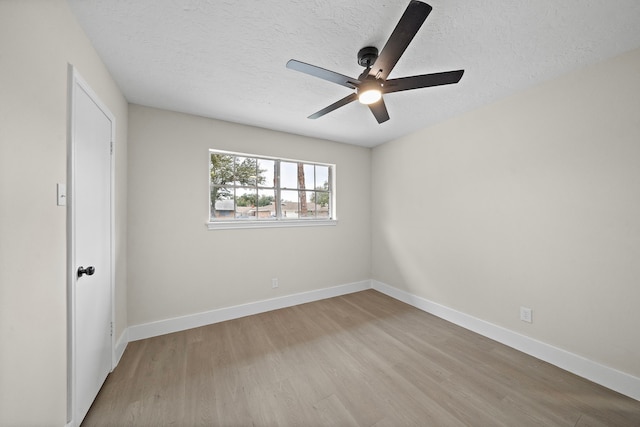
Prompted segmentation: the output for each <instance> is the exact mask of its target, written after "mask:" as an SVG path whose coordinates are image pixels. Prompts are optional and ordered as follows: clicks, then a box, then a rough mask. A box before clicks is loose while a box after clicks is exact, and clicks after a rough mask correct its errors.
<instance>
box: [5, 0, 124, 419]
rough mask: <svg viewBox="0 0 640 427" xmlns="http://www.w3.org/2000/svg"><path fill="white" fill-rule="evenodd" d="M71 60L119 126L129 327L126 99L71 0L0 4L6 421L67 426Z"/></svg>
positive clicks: (119, 250) (120, 244) (120, 294)
mask: <svg viewBox="0 0 640 427" xmlns="http://www.w3.org/2000/svg"><path fill="white" fill-rule="evenodd" d="M67 63H72V64H74V65H75V66H76V67H77V69H78V70H79V72H80V74H81V75H82V76H83V77H84V78H85V79H86V80H87V81H88V83H89V84H90V85H91V86H92V87H93V89H94V90H95V91H96V93H97V94H98V96H99V97H100V98H101V99H102V101H103V102H104V103H105V104H106V105H107V106H108V107H109V108H110V109H111V111H112V112H113V114H114V115H115V117H116V120H117V134H116V138H117V141H116V144H117V145H118V147H117V157H116V174H117V177H116V190H117V194H118V198H117V200H116V203H117V204H116V210H117V218H116V227H117V236H116V280H117V289H116V292H117V293H116V297H117V304H118V305H117V313H116V314H117V318H116V321H117V325H116V332H122V331H123V330H124V328H125V327H126V324H127V320H126V299H125V298H126V253H125V249H126V245H125V231H126V222H125V215H126V205H125V203H126V152H127V149H126V138H127V103H126V100H125V99H124V98H123V96H122V95H121V93H120V91H119V90H118V88H117V87H116V85H115V84H114V82H113V80H112V79H111V77H110V76H109V74H108V72H107V70H106V68H105V67H104V66H103V64H102V62H101V61H100V59H99V58H98V57H97V55H96V54H95V52H94V50H93V48H92V47H91V44H90V43H89V41H88V40H87V38H86V37H85V36H84V33H83V32H82V30H81V29H80V27H79V26H78V25H77V24H76V22H75V19H74V18H73V16H72V14H71V12H70V11H69V9H68V7H67V4H66V2H64V1H62V0H56V1H37V0H28V1H17V0H16V1H11V0H9V1H2V2H0V425H2V426H5V425H6V426H21V425H38V426H45V425H46V426H63V425H65V424H66V408H67V402H66V395H67V391H66V386H67V341H66V339H67V307H66V295H67V291H66V208H64V207H58V206H56V183H65V182H66V174H67V162H66V155H67V129H66V126H67Z"/></svg>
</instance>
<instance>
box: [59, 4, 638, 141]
mask: <svg viewBox="0 0 640 427" xmlns="http://www.w3.org/2000/svg"><path fill="white" fill-rule="evenodd" d="M428 3H429V4H430V5H431V6H433V11H432V12H431V14H430V15H429V17H428V18H427V20H426V22H425V24H424V25H423V26H422V28H421V29H420V31H419V32H418V34H417V35H416V37H415V38H414V40H413V41H412V42H411V44H410V45H409V48H408V49H407V50H406V51H405V53H404V55H403V57H402V58H401V59H400V61H399V62H398V64H397V65H396V67H395V68H394V69H393V71H392V73H391V75H390V76H389V77H390V78H397V77H404V76H409V75H414V74H426V73H432V72H440V71H448V70H456V69H464V70H465V74H464V76H463V77H462V80H461V81H460V83H458V84H457V85H449V86H440V87H432V88H425V89H418V90H413V91H405V92H398V93H392V94H388V95H385V102H386V104H387V109H388V111H389V115H390V116H391V119H390V120H389V121H387V122H385V123H383V124H378V123H377V122H376V120H375V119H374V117H373V115H372V114H371V113H370V112H369V110H368V108H366V107H365V106H363V105H361V104H359V103H358V102H354V103H351V104H349V105H347V106H345V107H342V108H340V109H338V110H336V111H334V112H332V113H329V114H328V115H326V116H324V117H321V118H319V119H316V120H310V119H307V116H308V115H310V114H312V113H314V112H316V111H318V110H320V109H321V108H324V107H326V106H327V105H329V104H331V103H333V102H335V101H337V100H338V99H340V98H343V97H344V96H346V95H348V94H349V93H350V90H349V89H347V88H345V87H342V86H339V85H336V84H332V83H329V82H326V81H324V80H321V79H318V78H314V77H311V76H309V75H306V74H303V73H299V72H296V71H292V70H289V69H287V68H285V64H286V62H287V61H288V60H289V59H292V58H293V59H297V60H299V61H302V62H307V63H311V64H314V65H317V66H320V67H323V68H326V69H330V70H333V71H336V72H338V73H341V74H346V75H349V76H352V77H357V76H358V75H359V74H360V72H361V71H362V70H363V69H362V68H361V67H360V66H359V65H358V64H357V60H356V54H357V52H358V50H359V49H360V48H362V47H364V46H369V45H372V46H376V47H377V48H378V49H382V47H383V46H384V44H385V42H386V40H387V38H388V37H389V35H390V34H391V32H392V31H393V29H394V28H395V25H396V23H397V22H398V20H399V18H400V16H401V15H402V13H403V12H404V9H405V8H406V7H407V4H408V0H366V1H365V0H306V1H301V0H260V1H257V0H135V1H131V0H109V1H107V0H69V4H70V6H71V9H72V11H73V12H74V13H75V15H76V17H77V19H78V21H79V23H80V25H81V26H82V27H83V28H84V30H85V32H86V33H87V35H88V37H89V38H90V39H91V41H92V43H93V45H94V47H95V48H96V50H97V51H98V53H99V55H100V56H101V58H102V59H103V61H104V62H105V64H106V65H107V67H108V68H109V70H110V72H111V74H112V75H113V77H114V78H115V80H116V81H117V83H118V85H119V86H120V88H121V89H122V91H123V93H124V95H125V96H126V98H127V100H128V101H129V102H132V103H136V104H142V105H147V106H153V107H158V108H163V109H168V110H173V111H180V112H185V113H191V114H196V115H200V116H205V117H212V118H217V119H221V120H227V121H231V122H237V123H244V124H248V125H253V126H259V127H264V128H269V129H275V130H280V131H285V132H290V133H294V134H300V135H307V136H313V137H317V138H324V139H329V140H334V141H340V142H345V143H350V144H357V145H362V146H368V147H372V146H375V145H378V144H380V143H383V142H386V141H389V140H392V139H396V138H398V137H400V136H402V135H405V134H408V133H410V132H413V131H415V130H417V129H420V128H423V127H426V126H429V125H433V124H435V123H437V122H440V121H443V120H445V119H447V118H450V117H452V116H455V115H458V114H461V113H463V112H465V111H469V110H471V109H474V108H478V107H480V106H482V105H485V104H487V103H489V102H492V101H494V100H496V99H499V98H502V97H505V96H507V95H510V94H512V93H515V92H517V91H520V90H522V89H524V88H526V87H529V86H531V85H533V84H535V83H538V82H541V81H544V80H548V79H551V78H554V77H556V76H559V75H562V74H565V73H568V72H570V71H573V70H575V69H577V68H580V67H583V66H585V65H588V64H591V63H594V62H597V61H599V60H602V59H605V58H609V57H612V56H614V55H617V54H619V53H622V52H625V51H628V50H631V49H635V48H637V47H640V1H638V0H562V1H559V0H537V1H531V0H519V1H516V0H514V1H504V0H476V1H472V2H470V1H466V0H447V1H445V0H430V1H428Z"/></svg>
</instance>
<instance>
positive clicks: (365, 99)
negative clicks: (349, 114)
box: [358, 89, 382, 105]
mask: <svg viewBox="0 0 640 427" xmlns="http://www.w3.org/2000/svg"><path fill="white" fill-rule="evenodd" d="M380 98H382V92H380V89H368V90H365V91H362V92H360V93H358V101H360V102H361V103H362V104H366V105H369V104H373V103H374V102H378V101H379V100H380Z"/></svg>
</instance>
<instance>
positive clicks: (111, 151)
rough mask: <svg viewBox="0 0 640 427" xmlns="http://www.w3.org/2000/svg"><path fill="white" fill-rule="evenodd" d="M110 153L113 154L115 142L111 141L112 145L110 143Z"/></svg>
mask: <svg viewBox="0 0 640 427" xmlns="http://www.w3.org/2000/svg"><path fill="white" fill-rule="evenodd" d="M109 153H110V154H113V141H111V143H109Z"/></svg>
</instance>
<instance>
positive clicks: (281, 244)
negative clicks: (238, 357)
mask: <svg viewBox="0 0 640 427" xmlns="http://www.w3.org/2000/svg"><path fill="white" fill-rule="evenodd" d="M129 141H130V144H129V203H128V206H129V247H128V254H129V266H130V268H129V281H128V283H129V300H128V307H129V324H130V325H137V324H143V323H147V322H151V321H156V320H163V319H168V318H172V317H176V316H181V315H188V314H193V313H198V312H202V311H207V310H212V309H216V308H221V307H229V306H233V305H237V304H242V303H247V302H254V301H260V300H264V299H268V298H275V297H279V296H283V295H289V294H294V293H298V292H304V291H310V290H315V289H322V288H326V287H330V286H335V285H342V284H347V283H352V282H357V281H361V280H366V279H369V276H370V248H371V244H370V214H369V206H370V204H369V198H370V183H369V176H370V173H369V168H370V160H371V158H370V153H371V150H369V149H365V148H362V147H356V146H350V145H345V144H337V143H333V142H328V141H323V140H318V139H312V138H306V137H301V136H295V135H290V134H285V133H280V132H274V131H268V130H264V129H259V128H254V127H249V126H243V125H238V124H232V123H227V122H222V121H217V120H212V119H205V118H201V117H195V116H190V115H186V114H180V113H173V112H168V111H163V110H157V109H152V108H147V107H142V106H137V105H130V107H129ZM210 148H215V149H222V150H230V151H238V152H243V153H250V154H258V155H260V154H261V155H267V156H274V157H286V158H292V159H300V160H309V161H317V162H325V163H335V164H336V165H337V167H336V169H337V199H338V200H337V208H338V218H339V221H338V225H337V226H328V227H301V228H269V229H240V230H237V229H236V230H208V229H207V228H206V227H205V223H206V221H207V220H208V209H209V208H208V204H209V200H208V194H209V193H208V192H209V187H208V173H209V160H208V150H209V149H210ZM273 277H277V278H278V279H279V285H280V286H279V288H278V289H272V288H271V278H273Z"/></svg>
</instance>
